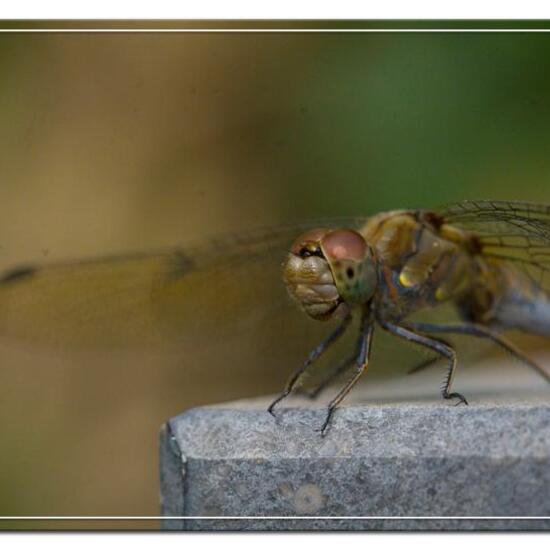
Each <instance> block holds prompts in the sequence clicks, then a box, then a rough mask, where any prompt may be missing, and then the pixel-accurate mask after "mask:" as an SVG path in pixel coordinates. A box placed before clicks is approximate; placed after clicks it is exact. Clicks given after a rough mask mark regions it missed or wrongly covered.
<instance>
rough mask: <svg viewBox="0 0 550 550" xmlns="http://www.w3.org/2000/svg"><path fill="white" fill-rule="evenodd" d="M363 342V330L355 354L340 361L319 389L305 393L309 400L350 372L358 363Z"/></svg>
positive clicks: (318, 386)
mask: <svg viewBox="0 0 550 550" xmlns="http://www.w3.org/2000/svg"><path fill="white" fill-rule="evenodd" d="M362 341H363V329H361V332H360V334H359V339H358V342H357V344H356V350H355V351H354V352H353V354H352V355H351V356H350V357H347V358H346V359H344V360H343V361H340V363H338V364H337V365H336V367H335V368H334V369H331V370H330V372H329V373H328V374H327V375H326V376H325V377H324V378H322V379H321V382H319V383H318V385H317V387H315V388H314V389H313V390H311V391H310V392H306V391H304V392H303V393H304V394H305V395H306V396H307V397H308V398H309V399H315V398H316V397H317V396H318V395H319V394H320V393H321V392H322V391H323V390H324V389H325V388H326V387H327V386H328V385H329V384H330V383H331V382H332V381H333V380H336V379H337V378H338V377H339V376H340V375H341V374H343V373H344V372H346V371H347V370H349V368H350V367H351V365H352V364H353V363H355V362H356V361H357V357H358V355H359V353H360V350H361V345H362Z"/></svg>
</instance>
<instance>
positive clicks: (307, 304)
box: [283, 229, 377, 320]
mask: <svg viewBox="0 0 550 550" xmlns="http://www.w3.org/2000/svg"><path fill="white" fill-rule="evenodd" d="M283 267H284V271H283V277H284V281H285V284H286V286H287V289H288V291H289V293H290V295H291V296H292V297H293V298H294V299H295V300H296V301H297V302H298V303H299V304H300V305H301V306H302V308H303V309H304V311H305V312H306V313H307V314H308V315H310V316H311V317H313V318H314V319H319V320H326V319H329V318H330V317H332V316H333V315H334V313H335V312H336V311H337V310H340V309H342V308H346V307H347V305H354V304H365V303H366V302H368V301H369V300H370V299H371V298H372V296H373V294H374V292H375V290H376V285H377V270H376V262H375V258H374V255H373V251H372V249H371V248H370V247H369V246H368V245H367V243H366V242H365V240H364V239H363V237H362V236H361V235H360V234H359V233H357V232H356V231H353V230H351V229H337V230H330V229H314V230H312V231H309V232H307V233H305V234H303V235H301V236H300V237H299V238H298V239H296V241H294V244H293V245H292V247H291V250H290V252H289V254H288V256H287V258H286V261H285V263H284V266H283Z"/></svg>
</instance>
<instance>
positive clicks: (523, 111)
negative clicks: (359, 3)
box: [0, 33, 550, 527]
mask: <svg viewBox="0 0 550 550" xmlns="http://www.w3.org/2000/svg"><path fill="white" fill-rule="evenodd" d="M0 82H1V84H0V120H1V124H0V268H1V271H4V270H6V269H8V268H10V267H13V266H14V265H19V264H26V263H37V262H38V263H40V262H50V261H57V260H64V259H74V258H85V257H90V256H98V255H99V256H101V255H106V254H111V253H117V252H125V251H129V250H130V251H146V250H149V249H157V248H166V247H171V246H176V245H180V244H185V243H187V242H195V241H200V240H203V239H207V238H208V237H210V236H212V235H219V234H222V235H223V234H226V233H228V232H239V231H242V230H248V229H252V228H254V227H258V226H269V225H276V224H281V223H286V222H299V221H300V220H305V219H312V218H326V217H333V216H334V217H339V216H367V215H369V214H372V213H375V212H377V211H380V210H387V209H395V208H409V207H425V208H428V207H434V206H437V205H440V204H442V203H446V202H449V201H456V200H461V199H468V198H470V199H472V198H490V199H508V200H530V201H535V202H547V203H550V154H549V151H550V132H549V131H548V129H549V128H550V36H549V35H547V34H525V33H519V34H509V33H490V34H476V33H472V34H460V33H458V34H444V33H443V34H405V33H388V34H358V33H357V34H345V33H334V34H238V33H236V34H212V33H211V34H184V33H182V34H140V33H135V34H71V35H68V34H10V35H7V34H1V35H0ZM243 284H248V282H247V281H243ZM215 314H216V312H215V311H213V315H215ZM300 319H301V318H300ZM277 322H278V323H279V324H275V322H274V324H273V326H272V328H273V331H272V332H273V334H271V335H270V336H269V337H268V338H267V337H266V338H267V340H265V341H262V340H261V338H262V337H261V336H256V335H254V334H253V333H248V332H246V333H244V335H243V334H242V333H241V334H240V335H238V336H236V338H237V339H236V340H235V341H231V342H229V341H228V342H225V341H223V342H221V341H213V342H211V345H210V346H208V345H205V346H202V347H201V348H200V349H198V350H194V351H192V352H191V351H189V352H186V354H185V355H184V356H180V357H173V356H169V357H164V356H161V355H159V356H152V357H141V356H139V355H136V354H134V355H130V356H119V355H116V356H111V355H108V354H107V355H106V354H103V355H101V354H99V355H86V354H83V355H74V354H51V353H48V352H46V351H43V350H40V349H32V347H28V346H25V345H21V346H14V345H12V344H9V343H6V344H4V343H2V344H1V346H0V353H1V357H2V365H1V369H0V387H1V390H0V391H1V395H2V397H1V399H0V418H1V419H2V420H1V421H0V442H1V445H2V452H1V453H0V514H2V515H111V514H116V515H156V514H158V512H159V507H158V474H157V470H158V462H157V436H158V429H159V427H160V425H161V424H162V422H163V421H164V420H166V419H167V418H169V417H171V416H173V415H175V414H178V413H179V412H181V411H183V410H184V409H187V408H189V407H192V406H197V405H201V404H206V403H212V402H217V401H224V400H230V399H235V398H241V397H247V396H253V395H260V394H262V393H268V392H275V391H277V390H278V389H279V388H280V387H281V386H282V384H283V383H284V381H285V379H286V378H287V376H288V374H289V373H290V371H291V370H292V369H293V368H295V366H296V365H297V364H298V362H299V361H300V360H301V359H302V357H303V356H302V355H301V353H302V352H303V351H304V349H305V346H304V345H302V344H303V342H302V343H300V342H299V343H298V344H297V345H296V348H295V347H293V346H289V348H285V345H286V343H287V342H286V340H284V339H283V340H281V338H279V337H278V335H277V334H278V333H277V327H279V328H280V327H281V326H282V324H283V321H277ZM227 323H228V326H229V328H230V329H231V327H232V326H233V325H235V331H236V332H238V330H237V327H236V324H237V323H236V322H235V320H233V319H231V318H230V316H228V319H227ZM303 323H304V330H309V328H308V327H309V325H310V324H311V323H312V321H310V320H308V319H305V318H304V319H303ZM306 325H307V327H306ZM295 337H296V338H297V339H298V340H300V336H299V334H298V335H295ZM248 344H250V346H249V345H248ZM263 344H266V346H263ZM300 346H302V347H300ZM248 347H251V348H252V349H248ZM266 347H267V348H268V349H271V350H273V349H275V347H276V348H277V350H278V351H277V352H276V353H272V354H270V353H267V354H266V352H265V349H266ZM207 348H210V349H207ZM244 348H247V349H246V350H245V349H244ZM302 348H303V349H302ZM287 350H292V353H290V351H289V352H288V353H287ZM269 361H271V363H270V362H269ZM372 371H373V376H376V373H375V369H374V368H373V369H372ZM369 376H371V374H370V372H369ZM438 383H439V379H437V378H436V379H435V380H434V391H437V384H438ZM6 526H8V524H4V527H6ZM103 526H105V525H103ZM108 526H109V527H114V526H113V525H112V524H109V525H108ZM143 526H144V527H157V526H158V525H157V524H154V523H148V524H143ZM9 527H17V525H15V524H9Z"/></svg>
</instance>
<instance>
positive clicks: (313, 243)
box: [290, 229, 328, 258]
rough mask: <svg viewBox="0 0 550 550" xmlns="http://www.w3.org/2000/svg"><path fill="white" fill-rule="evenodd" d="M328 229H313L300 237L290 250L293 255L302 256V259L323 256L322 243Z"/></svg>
mask: <svg viewBox="0 0 550 550" xmlns="http://www.w3.org/2000/svg"><path fill="white" fill-rule="evenodd" d="M327 231H328V229H312V230H311V231H308V232H306V233H304V234H302V235H300V236H299V237H298V238H297V239H296V240H295V241H294V242H293V243H292V246H291V248H290V251H291V252H292V254H295V255H296V256H300V258H308V257H309V256H321V255H322V252H321V246H320V242H321V239H322V238H323V236H324V235H326V233H327Z"/></svg>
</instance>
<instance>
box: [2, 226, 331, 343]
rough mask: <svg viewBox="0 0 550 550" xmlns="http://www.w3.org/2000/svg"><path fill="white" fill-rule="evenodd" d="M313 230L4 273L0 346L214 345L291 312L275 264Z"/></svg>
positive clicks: (281, 230) (283, 230)
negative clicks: (0, 343)
mask: <svg viewBox="0 0 550 550" xmlns="http://www.w3.org/2000/svg"><path fill="white" fill-rule="evenodd" d="M319 223H322V224H324V225H328V222H326V221H322V222H319V221H316V222H306V223H303V224H293V225H288V226H284V227H277V228H269V229H259V230H256V231H251V232H249V233H245V234H239V235H234V236H223V237H221V238H217V239H212V240H209V241H208V242H206V243H204V244H202V245H198V246H189V247H182V248H181V249H176V250H169V251H165V252H162V251H161V252H157V253H150V254H134V255H124V256H118V257H108V258H99V259H94V260H85V261H76V262H67V263H60V264H50V265H47V264H46V265H37V266H31V267H20V268H17V269H14V270H10V271H7V272H6V273H5V274H4V275H3V276H2V277H1V278H0V340H1V341H7V342H14V343H21V344H23V345H25V346H26V345H38V346H40V347H49V348H52V347H54V348H58V349H59V348H60V349H90V348H91V349H113V348H122V349H124V348H136V347H137V348H140V347H146V348H153V349H154V350H155V351H156V350H159V351H160V350H166V349H174V348H179V347H181V346H185V345H186V344H188V343H189V342H191V343H193V345H197V344H198V343H199V342H202V343H203V344H202V345H205V344H208V343H210V344H212V345H215V342H216V339H217V338H223V337H224V336H225V335H230V334H231V332H232V331H239V330H242V329H243V327H244V328H250V327H251V326H252V327H255V326H257V325H258V323H260V321H261V322H263V323H264V325H265V324H266V322H269V321H270V319H271V318H273V319H275V318H277V315H278V313H277V312H278V311H279V310H280V309H281V308H283V309H286V310H290V309H297V308H295V306H294V304H292V303H291V302H290V299H289V298H288V296H287V293H286V289H285V288H284V285H283V282H282V278H281V263H282V261H283V258H284V257H285V254H286V252H287V250H288V248H289V245H290V243H291V242H292V241H293V240H294V239H295V238H296V237H297V235H298V234H299V233H300V232H302V231H304V230H305V229H309V228H311V226H313V225H318V224H319ZM333 223H338V224H339V223H342V222H341V221H335V222H333ZM289 306H292V307H290V308H289ZM297 313H299V314H300V315H302V314H301V312H297ZM279 317H280V315H279ZM266 319H267V321H266Z"/></svg>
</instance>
